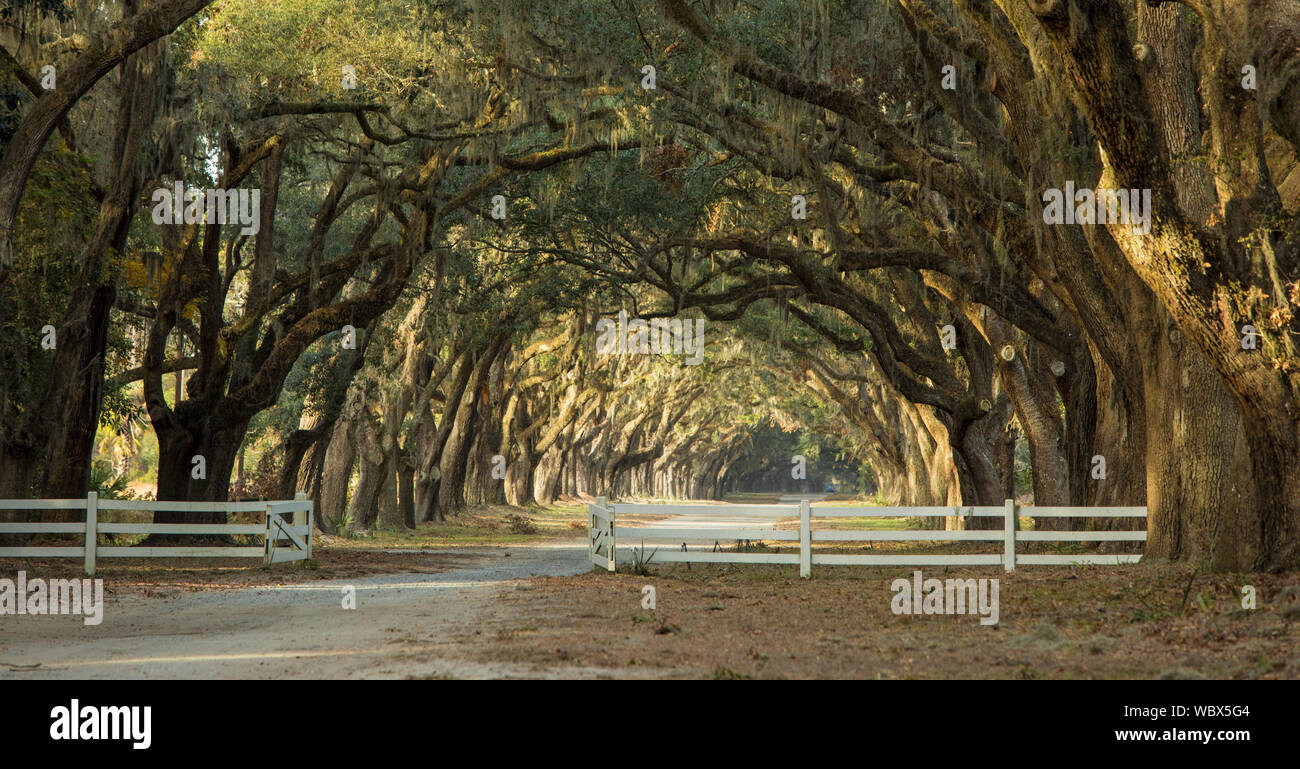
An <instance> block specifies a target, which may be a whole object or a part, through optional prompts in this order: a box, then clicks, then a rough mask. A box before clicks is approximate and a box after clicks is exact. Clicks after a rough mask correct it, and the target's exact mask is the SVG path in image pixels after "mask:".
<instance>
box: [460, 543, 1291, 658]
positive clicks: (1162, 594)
mask: <svg viewBox="0 0 1300 769" xmlns="http://www.w3.org/2000/svg"><path fill="white" fill-rule="evenodd" d="M794 571H795V570H794V569H793V568H792V567H767V566H750V565H736V566H731V565H725V566H702V565H699V564H696V565H693V566H692V567H691V568H690V569H688V568H686V566H685V565H684V564H672V565H663V566H660V567H657V568H656V567H653V566H652V567H651V572H652V574H651V575H650V576H637V575H633V574H624V573H620V574H610V573H608V572H593V573H590V574H582V575H578V576H572V577H546V578H538V579H535V580H533V581H532V586H533V587H534V590H532V591H530V592H526V593H521V592H517V591H516V592H507V593H504V594H502V595H501V597H500V599H499V600H500V601H501V602H503V604H504V607H503V611H505V612H507V613H509V614H510V615H512V616H513V617H514V620H513V621H514V622H516V623H517V624H518V627H517V629H516V630H514V631H512V632H507V633H499V634H498V635H497V636H496V637H494V638H492V639H490V643H489V644H488V645H487V646H485V647H483V651H482V652H481V659H483V660H484V661H489V662H497V663H510V664H513V665H531V666H533V668H534V669H537V670H544V669H549V670H555V669H556V668H564V667H570V666H572V667H581V668H585V669H602V670H605V671H609V675H612V676H615V677H622V676H630V677H664V678H681V677H687V678H699V677H706V678H708V677H711V678H873V679H874V678H881V679H893V678H1019V679H1034V678H1082V679H1088V678H1156V677H1163V678H1239V679H1248V678H1261V679H1268V678H1288V679H1294V678H1300V572H1291V573H1287V574H1281V575H1263V574H1255V575H1245V576H1238V577H1232V578H1229V577H1223V576H1193V575H1192V573H1191V572H1190V571H1188V570H1185V569H1181V568H1177V567H1170V566H1167V565H1156V564H1139V565H1134V566H1120V567H1084V568H1075V569H1071V568H1057V567H1041V568H1037V569H1035V568H1026V569H1023V570H1021V571H1018V572H1016V573H1014V574H996V573H990V572H989V570H987V569H983V570H980V569H957V568H950V569H947V570H944V569H940V568H934V569H924V570H923V571H924V576H925V577H927V578H929V577H939V578H941V579H946V578H967V577H974V578H979V577H986V578H987V577H994V576H996V577H997V578H998V579H1000V580H1001V582H1000V596H999V597H1000V604H1001V612H1000V618H999V622H998V624H997V625H993V626H983V625H980V624H979V618H978V616H975V615H964V616H926V615H919V616H909V615H895V614H893V613H892V611H891V609H890V601H891V599H892V598H893V596H894V592H893V591H892V590H891V589H890V584H891V582H892V581H893V580H894V579H896V578H898V577H907V578H909V579H910V577H911V570H903V569H889V570H884V569H870V568H855V567H826V568H822V569H821V570H820V571H819V572H814V578H813V579H810V580H802V579H799V578H798V577H797V576H796V575H795V573H794ZM1246 584H1250V585H1253V586H1254V587H1255V588H1256V601H1257V608H1256V609H1254V610H1244V609H1242V608H1241V598H1240V595H1241V594H1240V590H1241V587H1242V585H1246ZM645 585H652V586H653V587H654V588H655V590H656V609H655V610H654V611H649V610H646V609H643V608H642V587H643V586H645Z"/></svg>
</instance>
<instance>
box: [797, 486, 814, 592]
mask: <svg viewBox="0 0 1300 769" xmlns="http://www.w3.org/2000/svg"><path fill="white" fill-rule="evenodd" d="M799 576H800V577H803V578H805V579H807V578H808V577H811V576H812V505H811V504H810V503H809V502H808V500H806V499H801V500H799Z"/></svg>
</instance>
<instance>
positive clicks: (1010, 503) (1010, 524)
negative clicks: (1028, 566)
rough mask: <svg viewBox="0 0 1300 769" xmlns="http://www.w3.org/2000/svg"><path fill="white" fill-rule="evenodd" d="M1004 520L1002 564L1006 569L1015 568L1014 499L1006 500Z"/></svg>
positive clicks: (1011, 569)
mask: <svg viewBox="0 0 1300 769" xmlns="http://www.w3.org/2000/svg"><path fill="white" fill-rule="evenodd" d="M1005 518H1006V522H1005V524H1004V529H1003V542H1004V545H1003V549H1002V566H1003V567H1004V568H1005V569H1006V570H1007V571H1015V570H1016V501H1015V500H1014V499H1008V500H1007V506H1006V508H1005Z"/></svg>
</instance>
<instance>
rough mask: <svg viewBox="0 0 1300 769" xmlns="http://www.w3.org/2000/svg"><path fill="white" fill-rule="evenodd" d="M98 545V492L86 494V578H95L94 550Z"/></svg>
mask: <svg viewBox="0 0 1300 769" xmlns="http://www.w3.org/2000/svg"><path fill="white" fill-rule="evenodd" d="M98 545H99V492H98V491H92V492H89V493H88V494H86V547H85V554H86V563H85V571H86V576H87V577H93V576H95V548H96V547H97V546H98Z"/></svg>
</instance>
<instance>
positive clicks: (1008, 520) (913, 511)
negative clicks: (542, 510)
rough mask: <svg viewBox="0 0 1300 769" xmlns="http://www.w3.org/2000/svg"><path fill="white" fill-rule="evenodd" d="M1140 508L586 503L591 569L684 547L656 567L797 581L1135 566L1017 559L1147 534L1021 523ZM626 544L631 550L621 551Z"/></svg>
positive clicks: (1116, 558)
mask: <svg viewBox="0 0 1300 769" xmlns="http://www.w3.org/2000/svg"><path fill="white" fill-rule="evenodd" d="M1146 514H1147V509H1146V508H1145V507H1046V506H1044V507H1033V506H1027V507H1021V506H1020V505H1017V504H1016V503H1015V502H1014V501H1013V500H1007V502H1006V504H1005V505H1003V506H1001V507H990V506H970V507H831V506H828V507H812V506H811V505H810V504H809V501H808V500H807V499H804V500H801V501H800V502H799V503H798V504H789V505H699V504H694V505H691V504H687V505H649V504H610V503H609V502H608V501H607V500H606V498H605V497H597V498H596V501H595V502H593V503H592V504H590V505H588V551H589V554H590V558H591V563H592V565H593V566H597V567H600V568H603V569H608V570H609V571H614V570H615V567H616V566H617V562H618V560H619V554H618V551H619V549H620V548H621V549H623V550H625V551H626V550H630V549H635V548H637V547H641V548H644V547H645V545H646V544H660V543H672V544H673V545H674V546H675V545H677V544H678V543H680V544H681V549H680V550H676V549H674V550H656V551H655V553H654V556H653V557H654V560H656V561H658V562H660V563H780V564H798V565H799V575H800V576H802V577H808V576H810V575H811V574H812V567H813V566H815V565H820V566H997V565H1001V566H1002V567H1003V568H1004V569H1006V570H1007V571H1015V569H1016V566H1017V565H1022V566H1051V565H1069V564H1097V565H1117V564H1123V563H1137V562H1138V561H1140V560H1141V559H1142V556H1141V555H1137V554H1127V553H1114V554H1101V553H1080V554H1034V553H1017V552H1016V545H1017V543H1020V542H1145V541H1146V538H1147V533H1146V531H1020V530H1019V525H1018V521H1019V519H1020V518H1022V517H1024V518H1066V517H1068V518H1138V517H1141V518H1145V517H1146ZM619 515H633V516H647V515H691V516H695V517H698V518H702V519H704V524H703V525H695V524H696V522H694V521H692V522H689V523H688V524H684V523H683V522H675V523H674V522H670V523H669V525H665V526H644V525H639V524H636V525H623V524H617V523H616V519H617V517H618V516H619ZM710 517H715V518H722V517H726V518H767V519H772V521H773V522H775V521H776V520H779V519H785V518H797V519H798V529H776V528H771V527H770V525H765V524H766V523H767V522H766V521H762V522H754V523H749V522H746V523H745V524H743V525H739V524H738V525H718V524H715V523H714V522H713V521H710V520H708V519H709V518H710ZM902 517H906V518H917V517H945V518H947V517H958V518H966V519H969V518H972V517H976V518H1000V519H1002V521H1003V525H1002V527H1001V528H1000V529H981V530H972V529H963V530H953V531H935V530H930V529H892V530H862V531H859V530H845V529H814V528H812V521H813V520H814V519H827V518H902ZM624 539H631V540H632V541H633V543H634V544H632V545H623V544H620V542H621V540H624ZM723 540H727V541H732V540H735V541H743V540H759V541H772V542H790V543H798V546H799V551H798V552H797V553H727V552H718V551H717V550H716V547H717V544H718V543H719V542H721V541H723ZM692 541H694V542H697V543H699V542H704V543H706V545H707V543H710V542H711V543H713V545H714V550H712V551H705V550H689V549H688V548H687V543H688V542H692ZM930 541H938V542H998V543H1001V544H1002V552H1000V553H949V554H942V555H927V554H921V553H891V554H873V555H862V554H848V553H817V552H814V551H813V548H812V546H813V545H814V544H816V543H839V542H930Z"/></svg>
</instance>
